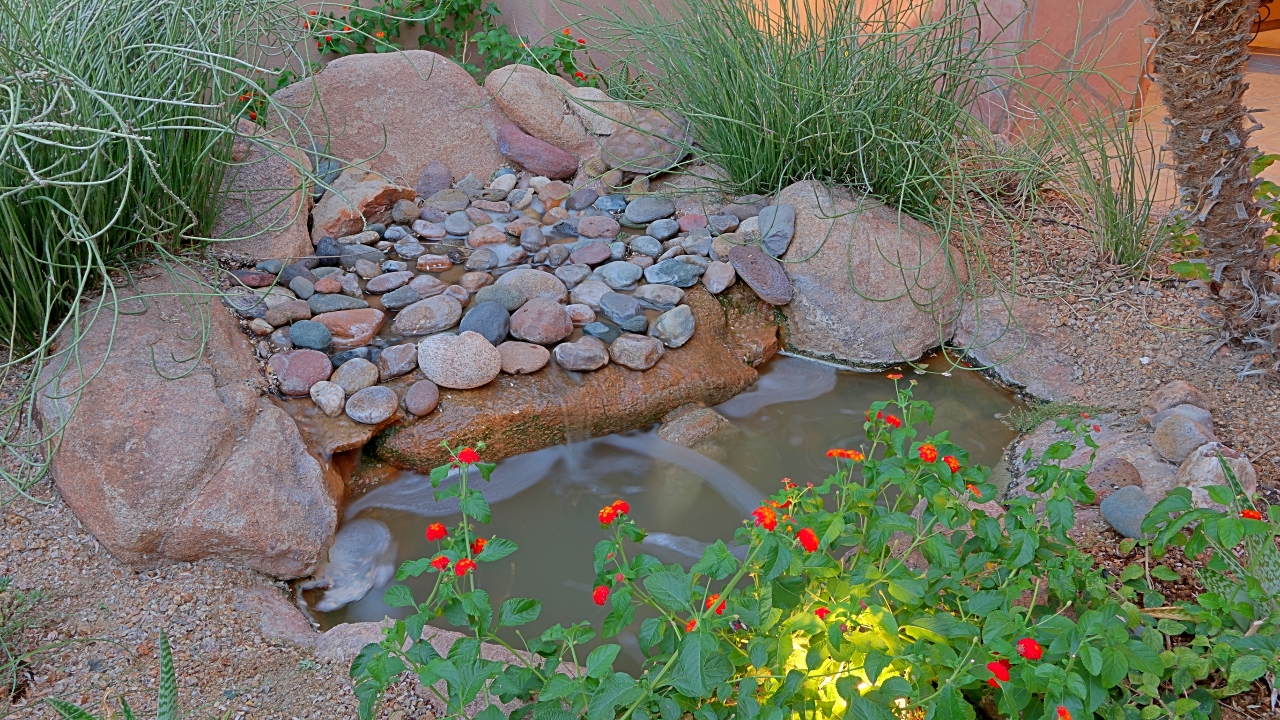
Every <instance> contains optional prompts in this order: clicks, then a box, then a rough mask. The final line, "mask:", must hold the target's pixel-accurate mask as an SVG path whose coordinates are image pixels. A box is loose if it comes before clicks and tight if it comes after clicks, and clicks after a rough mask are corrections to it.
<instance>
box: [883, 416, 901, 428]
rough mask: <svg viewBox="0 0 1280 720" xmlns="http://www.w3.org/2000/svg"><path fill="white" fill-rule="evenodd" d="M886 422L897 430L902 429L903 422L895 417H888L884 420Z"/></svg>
mask: <svg viewBox="0 0 1280 720" xmlns="http://www.w3.org/2000/svg"><path fill="white" fill-rule="evenodd" d="M884 421H885V422H886V423H888V424H889V425H892V426H893V427H895V428H900V427H902V421H901V420H899V419H898V418H896V417H894V416H893V415H886V416H885V418H884Z"/></svg>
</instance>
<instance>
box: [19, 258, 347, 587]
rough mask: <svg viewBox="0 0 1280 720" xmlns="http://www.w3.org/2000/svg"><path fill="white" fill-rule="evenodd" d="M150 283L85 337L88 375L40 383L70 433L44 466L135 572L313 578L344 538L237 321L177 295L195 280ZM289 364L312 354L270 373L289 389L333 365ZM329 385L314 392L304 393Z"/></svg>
mask: <svg viewBox="0 0 1280 720" xmlns="http://www.w3.org/2000/svg"><path fill="white" fill-rule="evenodd" d="M152 270H154V268H148V269H146V270H145V271H144V272H142V273H139V274H138V276H137V277H138V278H139V280H138V283H137V289H136V291H135V290H132V289H121V290H119V293H120V295H121V297H120V298H119V300H120V302H122V303H123V305H122V308H124V309H127V310H129V312H128V313H121V314H119V315H114V314H112V313H103V314H102V315H100V316H99V319H98V320H97V321H94V322H92V323H91V324H88V325H86V326H82V328H81V332H82V333H83V335H82V337H81V338H80V339H79V342H78V343H77V344H76V345H74V347H75V353H76V358H75V362H77V363H79V364H80V365H79V367H82V368H84V374H83V375H82V374H81V372H78V371H76V370H74V369H73V370H68V371H63V370H64V363H65V360H66V355H65V354H55V355H54V356H53V357H52V358H50V362H49V364H48V365H47V366H46V368H45V369H44V371H43V373H42V375H41V377H40V378H39V381H38V384H37V387H38V388H39V390H38V394H37V396H36V400H35V410H36V411H37V412H38V413H39V422H40V423H41V426H42V427H43V428H44V431H45V432H55V431H58V430H59V429H60V430H61V432H60V435H59V440H60V444H59V446H58V451H57V452H56V453H54V454H53V457H52V458H51V460H50V466H49V472H50V476H51V478H52V479H53V482H54V483H55V484H56V486H57V488H58V494H59V495H60V497H61V498H62V499H63V501H65V502H66V504H67V506H68V507H69V508H70V509H71V511H72V512H73V513H74V514H75V515H76V517H77V518H78V519H79V520H80V522H81V523H83V525H84V527H85V529H86V530H87V531H88V532H90V533H92V534H93V536H94V538H96V540H97V541H98V542H99V543H101V544H102V545H103V546H104V547H105V548H106V549H107V550H108V551H109V552H111V554H112V555H114V556H115V557H116V558H117V559H119V560H120V561H122V562H124V563H127V564H129V565H132V566H134V567H135V568H137V569H139V570H141V569H145V568H153V567H156V566H158V565H162V564H166V563H172V562H195V561H198V560H201V559H205V558H211V559H214V560H217V561H220V562H221V563H224V564H226V565H227V566H230V567H238V568H250V569H253V570H256V571H258V572H262V573H266V574H268V575H272V576H275V577H280V578H295V577H302V576H306V575H308V574H310V573H311V571H312V570H313V569H314V567H315V566H316V563H317V562H318V561H319V559H320V557H321V556H322V554H323V551H324V549H325V548H326V547H327V546H328V543H329V541H330V539H331V538H332V537H333V532H334V529H335V527H336V525H337V505H336V502H335V498H334V495H333V494H332V493H331V490H330V487H329V485H328V483H327V482H326V478H325V475H324V471H323V469H322V468H321V466H320V464H319V462H317V461H316V460H315V458H314V457H312V456H311V454H310V453H309V452H308V451H307V447H306V445H305V444H304V442H303V440H302V437H301V435H300V433H299V431H298V428H297V426H296V425H295V424H294V422H293V420H292V419H291V418H290V417H289V415H288V414H287V413H285V412H284V411H283V410H282V409H281V408H279V407H278V406H276V405H275V404H274V403H272V402H271V401H270V400H269V399H268V398H266V397H263V396H262V394H261V393H262V390H263V389H264V388H265V381H264V379H263V375H262V370H261V368H260V367H259V365H258V360H257V359H256V358H255V356H254V353H253V350H252V348H251V347H250V345H249V341H248V338H246V337H245V336H244V335H243V334H241V332H240V329H239V326H238V322H237V321H236V319H235V318H234V317H233V316H231V315H230V314H229V313H227V312H225V311H224V310H222V309H221V308H220V307H218V306H217V304H215V303H212V302H211V300H210V299H209V298H207V297H202V296H200V295H199V294H197V295H196V296H193V297H182V296H174V295H173V294H172V293H173V291H174V280H173V278H174V276H175V275H179V276H181V275H184V274H187V273H189V271H188V270H186V269H184V268H182V267H181V266H174V267H170V268H167V269H164V270H161V271H160V272H159V273H156V274H152V272H151V271H152ZM149 274H151V275H152V276H151V277H147V275H149ZM180 282H183V283H185V284H188V285H189V286H190V287H198V282H199V281H198V279H197V278H194V277H190V276H187V277H184V278H183V279H182V280H181V281H180ZM134 292H139V293H141V294H144V295H148V296H149V297H148V298H147V301H146V303H145V304H143V303H141V302H138V301H136V300H131V299H130V298H131V297H132V295H133V293H134ZM166 293H168V294H166ZM193 304H194V306H193ZM193 307H194V310H195V312H193ZM193 318H195V319H194V320H193ZM193 338H194V340H193ZM202 339H203V340H204V341H203V342H202ZM70 345H71V342H70V340H69V338H67V337H65V336H63V337H59V338H58V340H57V347H68V346H70ZM108 349H109V352H108ZM293 352H295V353H303V354H304V355H303V356H302V357H301V358H295V361H294V362H291V363H282V362H281V361H283V360H284V359H283V358H282V359H281V361H277V362H276V364H275V367H276V368H280V370H281V374H284V375H287V376H288V377H289V378H290V381H291V384H293V383H299V384H301V382H300V381H302V380H303V376H304V375H305V374H307V373H305V372H304V371H305V370H306V369H307V368H308V367H315V366H317V365H324V366H327V365H328V358H326V357H324V355H323V353H319V352H316V351H314V350H297V351H293ZM307 358H315V359H319V358H323V359H324V363H323V364H321V363H308V362H307ZM283 364H288V365H290V366H291V367H290V368H289V371H288V372H285V371H284V368H283V367H282V365H283ZM59 373H61V374H59ZM320 374H321V375H323V376H327V374H328V368H327V367H324V369H323V372H322V373H320ZM322 379H324V378H323V377H319V378H318V379H314V380H313V379H307V380H306V382H305V385H306V386H307V388H306V390H303V391H302V392H301V393H299V394H300V395H301V396H306V395H307V390H309V389H310V386H311V385H313V384H315V382H316V381H318V380H322ZM82 383H86V384H85V385H84V387H83V389H82V390H80V388H79V386H80V385H81V384H82ZM77 390H79V392H77ZM111 448H116V449H118V451H109V449H111ZM338 492H339V493H340V490H339V491H338ZM246 498H252V502H251V503H248V504H246ZM246 510H251V512H246Z"/></svg>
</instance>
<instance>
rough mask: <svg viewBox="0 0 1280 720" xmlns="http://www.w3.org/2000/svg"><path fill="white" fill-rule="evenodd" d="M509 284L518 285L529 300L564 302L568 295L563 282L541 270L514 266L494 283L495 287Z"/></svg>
mask: <svg viewBox="0 0 1280 720" xmlns="http://www.w3.org/2000/svg"><path fill="white" fill-rule="evenodd" d="M511 285H514V286H516V287H518V288H519V289H520V292H521V293H523V294H524V296H525V297H526V298H527V299H529V300H532V299H534V298H548V299H550V300H555V301H556V302H564V301H565V300H566V299H568V297H569V291H568V290H567V289H565V286H564V283H562V282H560V280H559V279H558V278H556V276H555V275H552V274H551V273H546V272H542V271H541V270H533V269H529V268H516V269H515V270H512V271H511V272H508V273H506V274H504V275H503V276H502V277H500V278H498V280H497V282H495V283H494V286H495V287H507V286H511Z"/></svg>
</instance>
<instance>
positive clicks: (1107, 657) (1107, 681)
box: [1098, 648, 1129, 688]
mask: <svg viewBox="0 0 1280 720" xmlns="http://www.w3.org/2000/svg"><path fill="white" fill-rule="evenodd" d="M1101 652H1102V672H1100V673H1099V674H1098V681H1099V682H1101V683H1102V687H1104V688H1113V687H1115V686H1116V685H1119V684H1120V682H1121V681H1122V680H1124V679H1125V677H1126V676H1127V675H1128V674H1129V661H1128V660H1126V659H1125V657H1124V655H1123V654H1121V653H1120V652H1119V651H1118V650H1114V649H1112V648H1105V649H1103V650H1102V651H1101Z"/></svg>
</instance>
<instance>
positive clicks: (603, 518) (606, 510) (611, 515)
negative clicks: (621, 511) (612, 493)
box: [600, 505, 618, 526]
mask: <svg viewBox="0 0 1280 720" xmlns="http://www.w3.org/2000/svg"><path fill="white" fill-rule="evenodd" d="M617 519H618V511H617V510H615V509H614V508H613V506H612V505H606V506H604V507H603V508H600V524H601V525H603V526H609V525H612V524H613V521H614V520H617Z"/></svg>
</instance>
